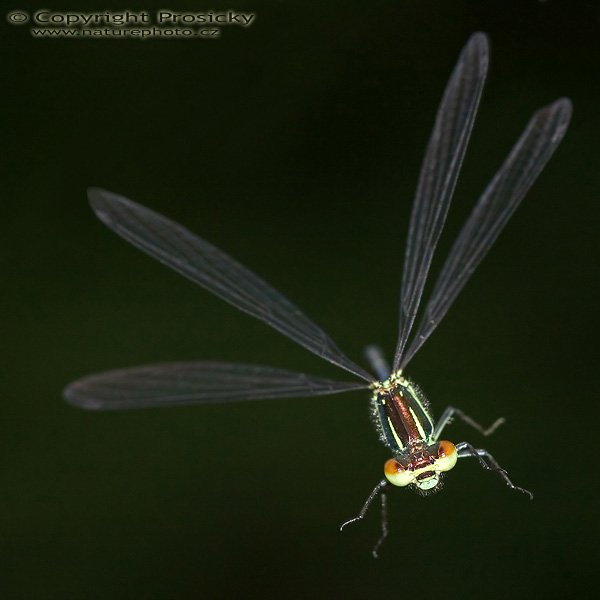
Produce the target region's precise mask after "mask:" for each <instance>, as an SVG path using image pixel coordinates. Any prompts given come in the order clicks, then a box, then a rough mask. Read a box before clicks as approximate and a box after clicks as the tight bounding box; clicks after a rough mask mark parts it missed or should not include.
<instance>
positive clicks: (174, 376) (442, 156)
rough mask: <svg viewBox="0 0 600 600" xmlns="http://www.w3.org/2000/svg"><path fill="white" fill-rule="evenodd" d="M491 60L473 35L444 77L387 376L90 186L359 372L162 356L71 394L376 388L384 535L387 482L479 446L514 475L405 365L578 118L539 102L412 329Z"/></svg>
mask: <svg viewBox="0 0 600 600" xmlns="http://www.w3.org/2000/svg"><path fill="white" fill-rule="evenodd" d="M487 67H488V41H487V38H486V36H485V35H484V34H482V33H476V34H473V35H472V36H471V38H470V39H469V41H468V43H467V45H466V46H465V48H464V49H463V51H462V53H461V54H460V57H459V59H458V63H457V64H456V66H455V68H454V71H453V72H452V75H451V77H450V80H449V82H448V84H447V87H446V90H445V92H444V95H443V98H442V102H441V105H440V107H439V109H438V112H437V115H436V119H435V125H434V128H433V132H432V134H431V137H430V140H429V143H428V146H427V150H426V152H425V158H424V161H423V165H422V167H421V173H420V177H419V182H418V186H417V192H416V197H415V200H414V205H413V208H412V214H411V217H410V223H409V227H408V238H407V245H406V252H405V256H404V270H403V273H402V282H401V287H400V325H399V331H398V342H397V346H396V351H395V354H394V359H393V363H392V366H391V368H390V367H389V366H388V365H387V363H386V361H385V359H384V358H383V354H382V352H381V351H380V350H379V349H378V348H377V347H369V348H368V349H367V358H368V360H369V363H370V365H371V367H372V369H373V370H374V371H375V373H376V376H373V375H371V374H370V373H369V372H368V371H366V370H365V369H363V368H362V367H361V366H359V365H358V364H356V363H355V362H353V361H352V360H350V359H349V358H348V357H346V356H345V355H344V353H343V352H342V351H341V350H340V349H339V348H338V347H337V345H336V344H335V343H334V342H333V340H332V339H331V338H330V337H329V336H328V335H327V334H326V333H325V332H324V331H323V330H322V329H321V328H320V327H319V326H318V325H316V324H315V323H314V322H313V321H312V320H311V319H309V318H308V317H307V316H305V315H304V314H303V313H302V312H301V311H300V310H299V309H298V308H297V307H296V306H295V305H294V304H292V303H291V302H290V301H289V300H287V299H286V298H285V297H284V296H283V295H281V294H280V293H279V292H278V291H276V290H275V289H273V288H272V287H271V286H270V285H269V284H268V283H266V282H265V281H264V280H262V279H261V278H260V277H258V276H257V275H255V274H254V273H252V272H251V271H249V270H248V269H246V268H245V267H243V266H242V265H241V264H240V263H238V262H237V261H235V260H234V259H232V258H231V257H229V256H227V255H226V254H225V253H223V252H221V250H219V249H217V248H216V247H214V246H212V245H211V244H209V243H208V242H206V241H204V240H203V239H201V238H199V237H197V236H195V235H193V234H192V233H190V232H189V231H187V230H186V229H184V228H183V227H181V226H180V225H178V224H176V223H174V222H172V221H170V220H168V219H166V218H165V217H163V216H161V215H159V214H157V213H155V212H153V211H151V210H150V209H148V208H145V207H143V206H141V205H139V204H136V203H135V202H132V201H131V200H128V199H126V198H124V197H122V196H118V195H116V194H113V193H111V192H107V191H104V190H101V189H96V188H93V189H90V190H89V199H90V203H91V206H92V208H93V210H94V211H95V212H96V215H97V216H98V217H99V218H100V220H101V221H102V222H103V223H105V224H106V225H107V226H108V227H110V228H111V229H112V230H113V231H115V232H116V233H117V234H119V235H120V236H121V237H123V238H125V239H126V240H127V241H129V242H130V243H132V244H133V245H134V246H137V247H138V248H140V249H141V250H143V251H144V252H146V253H147V254H149V255H150V256H152V257H154V258H155V259H157V260H159V261H160V262H162V263H163V264H165V265H167V266H169V267H171V268H172V269H174V270H175V271H177V272H178V273H180V274H182V275H184V276H185V277H187V278H188V279H191V280H192V281H193V282H195V283H197V284H198V285H200V286H202V287H204V288H206V289H207V290H209V291H210V292H212V293H213V294H216V295H217V296H219V297H221V298H222V299H223V300H225V301H226V302H228V303H229V304H232V305H233V306H235V307H236V308H238V309H239V310H241V311H243V312H246V313H248V314H250V315H252V316H254V317H256V318H258V319H260V320H262V321H264V322H265V323H267V324H268V325H270V326H271V327H273V328H274V329H276V330H277V331H280V332H281V333H282V334H284V335H285V336H287V337H289V338H290V339H292V340H294V341H295V342H296V343H298V344H300V345H301V346H304V347H305V348H306V349H307V350H309V351H311V352H313V353H314V354H316V355H317V356H320V357H321V358H323V359H325V360H327V361H329V362H330V363H332V364H334V365H336V366H338V367H340V368H342V369H345V370H346V371H349V372H350V373H352V374H353V375H355V376H356V377H357V378H358V379H359V380H362V381H357V382H339V381H333V380H329V379H323V378H318V377H312V376H309V375H305V374H303V373H296V372H292V371H287V370H283V369H277V368H273V367H263V366H257V365H248V364H233V363H220V362H173V363H159V364H152V365H147V366H141V367H133V368H129V369H122V370H116V371H109V372H106V373H100V374H96V375H91V376H88V377H84V378H82V379H80V380H78V381H75V382H74V383H71V384H70V385H69V386H68V387H67V388H66V389H65V392H64V395H65V398H66V400H67V401H68V402H70V403H71V404H74V405H76V406H79V407H81V408H85V409H91V410H113V409H128V408H139V407H152V406H176V405H185V404H210V403H225V402H234V401H242V400H257V399H267V398H290V397H298V396H319V395H327V394H336V393H340V392H346V391H349V390H359V389H366V388H368V389H370V390H371V415H372V419H373V421H374V424H375V427H376V429H377V432H378V434H379V437H380V439H381V441H382V442H383V444H385V445H386V446H387V447H388V449H389V451H390V453H391V455H392V458H390V459H389V460H388V461H387V462H386V463H385V465H384V478H383V479H381V480H380V481H379V483H377V485H376V486H375V488H374V489H373V491H372V492H371V494H370V495H369V497H368V499H367V501H366V502H365V504H364V506H363V507H362V509H361V511H360V512H359V514H358V515H357V516H356V517H354V518H353V519H350V520H349V521H347V522H346V523H344V524H343V525H342V528H343V527H344V526H345V525H347V524H348V523H352V522H354V521H357V520H360V519H362V518H363V517H364V515H365V514H366V512H367V509H368V507H369V505H370V504H371V502H372V501H373V500H374V499H375V498H376V497H377V496H378V495H380V498H381V515H382V532H381V536H380V538H379V540H378V542H377V544H376V546H375V548H374V550H373V554H374V555H375V556H376V555H377V550H378V548H379V546H380V545H381V543H382V541H383V539H384V538H385V536H386V535H387V499H386V498H387V497H386V493H387V492H388V490H389V489H390V487H389V486H390V485H392V486H398V487H407V486H410V487H412V488H413V489H415V490H417V491H419V492H421V493H422V494H427V493H430V492H433V491H434V490H438V489H439V488H440V482H441V480H442V477H443V474H444V473H445V472H447V471H449V470H450V469H452V468H453V467H454V465H455V464H456V462H457V459H459V458H467V457H472V458H475V459H477V460H478V461H479V463H480V464H481V466H482V467H483V468H485V469H488V470H492V471H495V472H497V473H498V474H499V476H500V477H501V478H502V479H503V481H504V482H505V483H506V484H507V485H508V486H509V487H511V488H512V489H515V490H518V491H520V492H523V493H524V494H526V495H528V496H529V497H532V494H531V493H530V492H529V491H527V490H525V489H523V488H520V487H517V486H516V485H514V484H513V483H512V482H511V480H510V479H509V477H508V475H507V473H506V471H505V470H504V469H502V468H501V467H500V466H499V464H498V463H497V462H496V460H495V459H494V458H493V457H492V455H491V454H490V453H489V452H487V451H486V450H484V449H481V448H476V447H474V446H472V445H471V444H470V443H468V442H460V443H458V444H456V445H455V444H453V443H452V442H449V441H446V440H442V439H440V436H441V434H442V431H443V430H444V428H445V427H446V425H447V424H448V423H449V422H450V420H451V419H452V417H459V418H461V419H462V420H464V421H465V422H466V423H467V424H469V425H471V426H473V427H474V428H475V429H477V430H478V431H479V432H480V433H482V434H484V435H488V434H490V433H491V432H492V431H493V430H494V429H495V428H496V427H497V426H498V425H499V424H500V423H501V422H502V419H498V420H497V421H496V422H495V423H494V424H493V425H492V426H491V427H490V428H488V429H485V428H483V427H481V426H480V425H479V424H478V423H476V422H475V421H474V420H473V419H471V418H470V417H468V416H467V415H466V414H464V413H463V412H461V411H460V410H459V409H458V408H455V407H452V406H451V407H448V408H447V409H446V410H445V411H444V412H443V413H442V416H441V418H440V419H439V421H437V423H434V421H433V419H432V417H431V414H430V412H429V407H428V403H427V401H426V399H425V396H424V394H423V393H422V392H421V390H420V389H419V387H418V386H417V385H416V384H415V383H414V382H413V381H412V380H411V379H409V378H408V377H407V376H406V375H405V374H404V371H405V368H406V367H407V365H408V363H409V362H410V360H411V359H412V358H413V357H414V355H415V354H416V352H417V351H418V350H419V349H420V348H421V346H422V345H423V343H424V342H425V341H426V340H427V338H428V337H429V336H430V335H431V333H432V332H433V331H434V329H435V328H436V327H437V325H438V324H439V323H440V321H441V320H442V318H443V317H444V316H445V314H446V312H447V311H448V309H449V308H450V306H451V305H452V303H453V302H454V300H455V299H456V297H457V296H458V294H459V292H460V291H461V289H462V288H463V286H464V285H465V283H466V282H467V280H468V279H469V277H470V275H471V274H472V273H473V271H474V270H475V268H476V267H477V265H478V264H479V263H480V261H481V260H482V259H483V257H484V256H485V254H486V253H487V251H488V250H489V249H490V248H491V247H492V245H493V244H494V242H495V240H496V238H497V237H498V235H499V233H500V231H501V230H502V228H503V227H504V225H505V224H506V222H507V221H508V219H509V218H510V216H511V215H512V214H513V212H514V211H515V209H516V208H517V206H518V205H519V203H520V202H521V200H522V199H523V197H524V196H525V194H526V192H527V191H528V190H529V188H530V187H531V185H532V184H533V182H534V180H535V179H536V177H537V176H538V175H539V173H540V172H541V170H542V169H543V167H544V165H545V164H546V162H547V161H548V160H549V159H550V157H551V156H552V154H553V152H554V151H555V150H556V148H557V146H558V144H559V143H560V141H561V139H562V137H563V135H564V134H565V131H566V129H567V126H568V123H569V119H570V116H571V102H570V101H569V100H568V99H566V98H561V99H559V100H557V101H555V102H553V103H552V104H550V105H548V106H546V107H544V108H542V109H540V110H539V111H538V112H536V113H535V114H534V115H533V116H532V118H531V119H530V121H529V123H528V125H527V127H526V128H525V131H524V132H523V134H522V135H521V137H520V138H519V139H518V141H517V143H516V144H515V146H514V147H513V149H512V150H511V152H510V153H509V155H508V157H507V158H506V159H505V161H504V163H503V164H502V166H501V167H500V169H499V170H498V172H497V173H496V175H495V176H494V177H493V179H492V180H491V182H490V183H489V184H488V185H487V187H486V188H485V190H484V192H483V193H482V195H481V197H480V198H479V201H478V202H477V204H476V205H475V208H474V210H473V211H472V213H471V214H470V216H469V217H468V219H467V222H466V223H465V225H464V227H463V229H462V230H461V231H460V233H459V235H458V237H457V239H456V241H455V242H454V245H453V246H452V247H451V250H450V253H449V255H448V258H447V259H446V262H445V263H444V265H443V266H442V269H441V273H440V275H439V277H438V279H437V282H436V283H435V285H434V286H433V291H432V292H431V297H430V299H429V302H428V303H427V305H426V306H425V309H424V310H423V313H422V315H421V319H420V321H419V323H418V326H417V327H416V332H415V333H414V335H413V336H412V337H411V336H410V333H411V331H412V330H413V325H414V324H415V321H416V317H417V314H418V308H419V304H420V301H421V296H422V294H423V289H424V286H425V282H426V279H427V275H428V272H429V268H430V265H431V261H432V257H433V253H434V250H435V248H436V245H437V243H438V239H439V237H440V234H441V232H442V228H443V226H444V222H445V220H446V215H447V212H448V208H449V206H450V201H451V198H452V195H453V192H454V187H455V184H456V180H457V177H458V173H459V170H460V167H461V164H462V161H463V157H464V154H465V150H466V147H467V142H468V140H469V137H470V133H471V128H472V125H473V121H474V119H475V114H476V112H477V107H478V104H479V100H480V97H481V92H482V89H483V84H484V80H485V77H486V72H487Z"/></svg>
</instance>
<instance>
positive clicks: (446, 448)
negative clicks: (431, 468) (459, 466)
mask: <svg viewBox="0 0 600 600" xmlns="http://www.w3.org/2000/svg"><path fill="white" fill-rule="evenodd" d="M457 460H458V452H456V446H455V445H454V444H453V443H452V442H449V441H447V440H442V441H441V442H440V443H439V445H438V457H437V459H436V461H435V468H436V470H438V471H449V470H450V469H451V468H452V467H453V466H454V465H455V464H456V461H457Z"/></svg>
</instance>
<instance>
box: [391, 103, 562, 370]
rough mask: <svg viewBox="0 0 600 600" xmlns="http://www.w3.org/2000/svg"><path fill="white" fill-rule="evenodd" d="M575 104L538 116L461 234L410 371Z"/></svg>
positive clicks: (551, 108)
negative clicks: (418, 354) (424, 344)
mask: <svg viewBox="0 0 600 600" xmlns="http://www.w3.org/2000/svg"><path fill="white" fill-rule="evenodd" d="M571 112H572V107H571V102H570V100H568V99H567V98H561V99H560V100H557V101H556V102H554V103H553V104H550V105H548V106H546V107H544V108H542V109H540V110H539V111H538V112H536V113H535V114H534V115H533V117H532V118H531V120H530V121H529V123H528V125H527V128H526V129H525V131H524V132H523V134H522V135H521V137H520V138H519V140H518V141H517V143H516V144H515V146H514V147H513V149H512V150H511V152H510V154H509V155H508V157H507V158H506V160H505V161H504V164H503V165H502V167H501V168H500V170H499V171H498V172H497V173H496V175H495V176H494V178H493V179H492V181H491V182H490V183H489V184H488V186H487V188H486V189H485V191H484V192H483V194H482V196H481V198H480V199H479V201H478V203H477V205H476V206H475V208H474V210H473V212H472V213H471V215H470V216H469V218H468V220H467V222H466V223H465V225H464V227H463V229H462V231H461V232H460V234H459V235H458V238H457V239H456V242H455V243H454V246H453V247H452V249H451V250H450V254H449V255H448V258H447V259H446V262H445V264H444V266H443V267H442V271H441V273H440V276H439V278H438V280H437V282H436V284H435V286H434V289H433V292H432V295H431V299H430V300H429V303H428V304H427V307H426V308H425V311H424V315H423V320H422V321H421V323H420V325H419V328H418V330H417V333H416V335H415V337H414V339H413V340H412V343H411V344H410V346H409V348H408V351H407V352H406V354H405V356H404V357H403V358H402V360H401V362H400V364H399V367H400V368H403V367H405V366H406V365H407V364H408V362H409V361H410V359H411V358H412V357H413V356H414V355H415V353H416V352H417V351H418V350H419V348H420V347H421V346H422V345H423V343H424V342H425V340H426V339H427V338H428V337H429V336H430V335H431V333H432V332H433V330H434V329H435V328H436V327H437V326H438V324H439V322H440V321H441V320H442V318H443V317H444V315H445V314H446V312H447V311H448V309H449V308H450V306H451V305H452V303H453V302H454V300H455V299H456V297H457V296H458V294H459V292H460V291H461V290H462V288H463V286H464V285H465V283H466V282H467V281H468V279H469V277H470V276H471V274H472V273H473V271H474V270H475V268H476V267H477V265H478V264H479V263H480V262H481V260H482V259H483V257H484V256H485V255H486V253H487V251H488V250H489V249H490V248H491V247H492V246H493V244H494V242H495V241H496V238H497V237H498V235H499V234H500V232H501V231H502V228H503V227H504V225H506V222H507V221H508V219H509V218H510V217H511V215H512V214H513V213H514V211H515V209H516V208H517V206H519V204H520V202H521V200H522V199H523V197H524V196H525V194H526V193H527V192H528V190H529V188H530V187H531V185H532V184H533V182H534V181H535V179H536V177H537V176H538V175H539V174H540V172H541V171H542V169H543V168H544V165H545V164H546V163H547V162H548V160H549V159H550V157H551V156H552V154H553V153H554V151H555V150H556V148H557V147H558V145H559V143H560V141H561V140H562V138H563V136H564V134H565V132H566V130H567V127H568V125H569V120H570V118H571Z"/></svg>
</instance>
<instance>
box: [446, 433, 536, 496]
mask: <svg viewBox="0 0 600 600" xmlns="http://www.w3.org/2000/svg"><path fill="white" fill-rule="evenodd" d="M456 450H457V452H458V458H465V457H467V456H471V457H473V458H477V459H478V460H479V463H480V464H481V466H482V467H483V468H484V469H487V470H489V471H496V473H498V475H500V477H502V479H503V480H504V482H505V483H506V485H507V486H508V487H510V488H512V489H513V490H518V491H519V492H523V493H524V494H527V495H528V496H529V499H530V500H533V494H532V493H531V492H530V491H529V490H526V489H524V488H521V487H518V486H516V485H515V484H514V483H513V482H512V481H511V480H510V479H509V478H508V475H507V473H506V471H505V470H504V469H503V468H502V467H501V466H500V465H499V464H498V461H496V459H495V458H494V457H493V456H492V455H491V454H490V453H489V452H488V451H487V450H483V449H482V448H474V447H473V446H471V444H469V443H468V442H460V443H459V444H456Z"/></svg>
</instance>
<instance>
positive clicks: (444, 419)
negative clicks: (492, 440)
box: [433, 406, 506, 440]
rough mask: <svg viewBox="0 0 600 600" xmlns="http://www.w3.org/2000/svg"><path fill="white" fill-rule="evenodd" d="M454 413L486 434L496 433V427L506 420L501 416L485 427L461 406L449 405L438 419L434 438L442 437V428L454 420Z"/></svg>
mask: <svg viewBox="0 0 600 600" xmlns="http://www.w3.org/2000/svg"><path fill="white" fill-rule="evenodd" d="M454 415H456V416H457V417H459V418H460V419H462V420H463V421H464V422H465V423H466V424H467V425H470V426H471V427H473V428H474V429H477V431H479V433H481V434H482V435H485V436H488V435H492V433H494V431H496V429H498V427H500V425H502V423H504V422H505V421H506V419H505V418H504V417H500V418H499V419H496V420H495V421H494V422H493V423H492V424H491V425H490V426H489V427H488V428H487V429H484V428H483V427H482V426H481V425H480V424H479V423H477V421H474V420H473V419H472V418H471V417H469V415H466V414H465V413H464V412H463V411H462V410H460V409H459V408H456V407H454V406H448V408H446V410H445V411H444V412H443V413H442V416H441V417H440V419H439V420H438V422H437V424H436V426H435V429H434V430H433V439H434V440H437V439H438V438H439V437H440V435H441V433H442V430H443V429H444V427H446V425H448V424H450V423H451V422H452V417H454Z"/></svg>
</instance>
